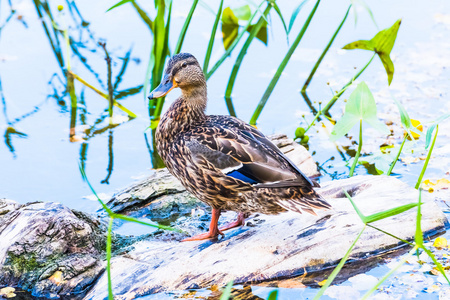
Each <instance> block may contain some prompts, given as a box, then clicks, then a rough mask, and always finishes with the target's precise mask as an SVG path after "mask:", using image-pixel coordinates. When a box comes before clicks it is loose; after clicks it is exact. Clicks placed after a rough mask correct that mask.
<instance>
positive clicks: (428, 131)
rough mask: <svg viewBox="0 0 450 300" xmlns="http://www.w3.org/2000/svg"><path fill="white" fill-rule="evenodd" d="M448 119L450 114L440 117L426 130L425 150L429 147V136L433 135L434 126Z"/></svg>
mask: <svg viewBox="0 0 450 300" xmlns="http://www.w3.org/2000/svg"><path fill="white" fill-rule="evenodd" d="M448 117H450V114H445V115H443V116H440V117H439V118H438V119H437V120H436V121H434V122H433V124H432V125H431V126H430V128H428V130H427V136H426V141H425V149H428V147H429V146H430V142H431V136H432V134H433V131H434V128H435V127H436V125H437V124H439V123H440V122H442V121H444V120H445V119H447V118H448Z"/></svg>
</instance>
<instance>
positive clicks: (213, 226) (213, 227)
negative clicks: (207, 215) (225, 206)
mask: <svg viewBox="0 0 450 300" xmlns="http://www.w3.org/2000/svg"><path fill="white" fill-rule="evenodd" d="M219 217H220V209H215V208H213V209H212V212H211V223H210V224H209V231H208V232H207V233H202V234H199V235H195V236H192V237H190V238H187V239H184V240H182V242H188V241H201V240H207V239H213V238H217V236H218V235H219V234H220V235H222V236H223V235H224V234H223V233H222V232H221V231H220V229H219V225H218V224H217V223H218V222H219Z"/></svg>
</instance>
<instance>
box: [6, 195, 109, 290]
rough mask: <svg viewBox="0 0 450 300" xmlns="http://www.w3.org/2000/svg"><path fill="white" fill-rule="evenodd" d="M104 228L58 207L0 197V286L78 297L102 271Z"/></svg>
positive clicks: (84, 217)
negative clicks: (21, 202) (23, 202)
mask: <svg viewBox="0 0 450 300" xmlns="http://www.w3.org/2000/svg"><path fill="white" fill-rule="evenodd" d="M105 232H106V227H105V226H104V225H101V224H100V223H99V222H98V221H94V220H93V218H92V217H89V216H88V215H86V214H84V213H81V212H76V211H72V210H70V209H68V208H67V207H65V206H63V205H61V204H58V203H28V204H25V205H20V204H18V203H16V202H14V201H11V200H6V199H0V286H20V287H21V288H22V289H25V290H28V291H30V292H31V293H32V294H33V295H35V296H39V297H49V298H51V297H56V296H57V295H66V294H68V293H70V294H71V295H76V294H83V293H85V292H86V290H87V289H88V288H90V287H91V286H92V284H93V282H94V281H95V280H96V279H97V277H98V276H99V275H100V274H101V272H102V271H103V270H104V265H105V264H104V252H103V251H104V250H103V249H104V248H105Z"/></svg>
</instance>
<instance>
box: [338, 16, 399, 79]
mask: <svg viewBox="0 0 450 300" xmlns="http://www.w3.org/2000/svg"><path fill="white" fill-rule="evenodd" d="M401 22H402V20H401V19H400V20H397V21H396V22H395V23H394V25H392V26H391V27H389V28H387V29H384V30H381V31H380V32H378V33H377V34H376V35H375V36H374V37H373V38H372V39H371V40H359V41H356V42H353V43H350V44H347V45H345V46H344V47H343V48H342V49H347V50H353V49H362V50H369V51H374V52H375V53H376V54H378V57H379V58H380V59H381V62H382V63H383V66H384V68H385V70H386V73H387V76H388V82H389V85H390V84H391V82H392V78H393V77H394V63H393V62H392V60H391V57H390V54H391V51H392V48H393V47H394V43H395V39H396V38H397V32H398V29H399V28H400V24H401Z"/></svg>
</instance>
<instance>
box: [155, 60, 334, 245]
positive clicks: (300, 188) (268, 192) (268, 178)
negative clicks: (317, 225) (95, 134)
mask: <svg viewBox="0 0 450 300" xmlns="http://www.w3.org/2000/svg"><path fill="white" fill-rule="evenodd" d="M174 88H179V89H180V90H181V96H180V97H179V98H178V99H176V100H175V101H174V102H173V103H172V104H171V105H170V107H169V108H168V110H167V111H166V112H165V113H164V114H163V116H162V117H161V119H160V121H159V124H158V127H157V129H156V134H155V138H156V148H157V151H158V153H159V155H160V156H161V158H162V160H163V161H164V163H165V165H166V167H167V169H168V170H169V172H170V173H171V174H172V175H174V176H175V177H176V178H178V180H180V181H181V183H182V184H183V186H184V187H185V188H186V190H187V191H189V192H190V193H191V194H193V195H194V196H195V197H197V198H198V199H199V200H201V201H203V202H204V203H206V204H208V205H209V206H211V208H212V211H211V223H210V226H209V230H208V232H206V233H202V234H199V235H196V236H192V237H189V238H186V239H184V240H183V241H198V240H206V239H217V238H218V236H219V235H221V236H224V233H223V231H225V230H228V229H231V228H235V227H239V226H243V225H245V218H246V217H248V216H249V215H250V214H252V213H262V214H270V215H272V214H279V213H282V212H286V211H295V212H298V213H300V214H301V213H303V212H306V213H310V214H313V215H317V214H316V212H315V211H316V210H327V209H330V208H331V205H330V204H329V203H328V202H327V201H326V200H325V199H323V198H322V197H321V196H320V194H318V193H317V192H316V191H315V190H314V188H316V187H319V184H318V183H317V182H315V181H313V180H311V179H310V178H308V177H307V176H306V175H305V174H303V172H302V171H301V170H300V169H299V168H298V167H297V166H296V165H295V164H294V163H293V162H292V161H291V160H289V159H288V158H287V157H286V156H285V155H284V154H283V153H282V152H281V151H280V150H279V149H278V147H277V146H275V145H274V144H273V143H272V142H271V141H270V140H269V139H268V138H267V137H266V136H265V135H264V134H263V133H261V132H260V131H259V130H257V129H256V128H255V127H253V126H251V125H249V124H247V123H245V122H244V121H242V120H240V119H238V118H235V117H232V116H228V115H207V114H206V112H205V111H206V105H207V100H208V97H207V85H206V78H205V76H204V73H203V70H202V68H201V67H200V64H199V63H198V61H197V59H196V58H195V57H194V56H193V55H192V54H189V53H179V54H177V55H174V56H173V57H171V58H170V59H169V61H168V63H167V66H166V69H165V72H164V76H163V79H162V81H161V83H160V84H159V85H158V86H157V87H156V88H155V89H154V90H153V91H152V92H151V93H150V95H149V96H148V98H149V99H156V98H161V97H164V96H166V95H167V94H168V93H169V92H170V91H171V90H173V89H174ZM222 211H235V212H237V213H238V215H237V220H236V221H234V222H231V223H229V224H227V225H225V226H224V227H221V228H219V226H218V221H219V217H220V214H221V212H222Z"/></svg>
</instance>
